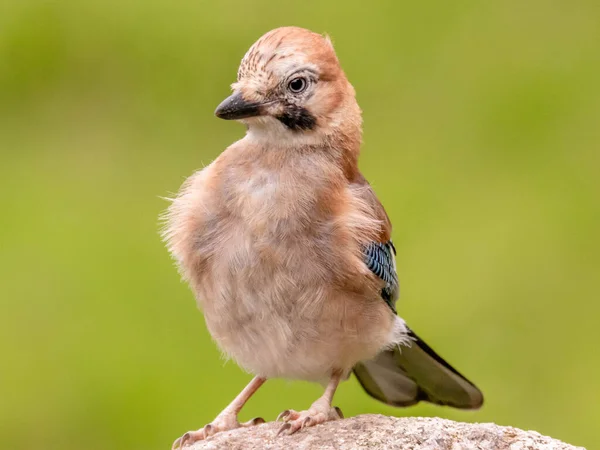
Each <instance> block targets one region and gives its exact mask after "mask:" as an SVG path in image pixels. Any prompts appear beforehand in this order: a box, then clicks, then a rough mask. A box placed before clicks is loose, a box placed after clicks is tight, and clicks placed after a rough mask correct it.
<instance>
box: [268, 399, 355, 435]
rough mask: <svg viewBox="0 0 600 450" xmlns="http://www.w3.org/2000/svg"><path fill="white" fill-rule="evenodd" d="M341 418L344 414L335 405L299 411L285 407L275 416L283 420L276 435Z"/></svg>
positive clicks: (292, 432) (291, 432) (289, 433)
mask: <svg viewBox="0 0 600 450" xmlns="http://www.w3.org/2000/svg"><path fill="white" fill-rule="evenodd" d="M343 418H344V414H343V413H342V410H341V409H340V408H338V407H337V406H336V407H329V409H328V410H320V409H313V408H311V409H309V410H308V411H301V412H298V411H294V410H293V409H286V410H285V411H283V412H282V413H281V414H279V416H277V420H283V421H284V422H285V423H284V424H283V425H282V426H281V428H279V431H278V432H277V436H279V435H281V434H287V435H291V434H294V433H295V432H297V431H299V430H302V429H303V428H309V427H313V426H315V425H319V424H321V423H325V422H329V421H331V420H337V419H343Z"/></svg>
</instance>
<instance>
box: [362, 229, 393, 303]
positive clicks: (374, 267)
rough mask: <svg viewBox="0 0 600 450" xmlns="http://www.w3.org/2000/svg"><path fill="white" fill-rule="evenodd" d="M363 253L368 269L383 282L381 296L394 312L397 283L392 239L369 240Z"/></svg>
mask: <svg viewBox="0 0 600 450" xmlns="http://www.w3.org/2000/svg"><path fill="white" fill-rule="evenodd" d="M363 254H364V258H365V264H366V265H367V267H368V268H369V270H370V271H371V272H373V273H374V274H375V275H377V276H378V277H379V278H381V279H382V280H383V281H384V282H385V286H384V287H383V288H382V289H381V298H382V299H383V300H384V301H385V302H386V303H387V305H388V306H389V307H390V309H391V310H392V311H394V314H396V300H397V299H398V294H399V283H398V274H397V273H396V263H395V261H394V257H395V255H396V248H395V247H394V244H393V243H392V241H387V242H384V243H382V242H371V243H370V244H369V245H367V246H366V247H365V248H364V251H363Z"/></svg>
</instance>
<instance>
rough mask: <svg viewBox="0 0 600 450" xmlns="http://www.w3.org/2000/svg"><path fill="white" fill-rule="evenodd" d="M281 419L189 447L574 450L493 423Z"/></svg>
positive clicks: (373, 418)
mask: <svg viewBox="0 0 600 450" xmlns="http://www.w3.org/2000/svg"><path fill="white" fill-rule="evenodd" d="M280 426H281V423H274V422H271V423H266V424H263V425H259V426H255V427H252V428H240V429H237V430H233V431H228V432H225V433H219V434H216V435H215V436H212V437H210V438H209V439H207V440H206V441H201V442H197V443H195V444H194V445H192V446H190V447H186V450H209V449H210V450H217V449H219V450H220V449H223V450H276V449H277V450H278V449H302V450H330V449H341V450H355V449H356V450H362V449H369V450H379V449H402V450H417V449H418V450H438V449H440V450H471V449H478V450H479V449H481V450H495V449H498V450H504V449H506V450H538V449H539V450H575V449H583V447H575V446H572V445H569V444H565V443H563V442H561V441H558V440H556V439H552V438H549V437H547V436H542V435H541V434H539V433H537V432H535V431H523V430H519V429H518V428H512V427H502V426H499V425H495V424H493V423H473V424H471V423H462V422H453V421H451V420H446V419H438V418H423V417H407V418H396V417H387V416H382V415H375V414H367V415H362V416H357V417H352V418H349V419H344V420H338V421H335V422H329V423H326V424H323V425H318V426H316V427H313V428H308V429H305V430H301V431H300V432H298V433H296V434H294V435H292V436H279V437H277V436H276V434H277V431H278V430H279V427H280Z"/></svg>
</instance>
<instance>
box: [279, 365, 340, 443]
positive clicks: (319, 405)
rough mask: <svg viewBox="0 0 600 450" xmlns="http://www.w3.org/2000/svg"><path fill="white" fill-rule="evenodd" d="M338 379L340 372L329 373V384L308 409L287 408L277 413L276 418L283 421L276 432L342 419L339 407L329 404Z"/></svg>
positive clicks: (289, 431)
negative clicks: (295, 409)
mask: <svg viewBox="0 0 600 450" xmlns="http://www.w3.org/2000/svg"><path fill="white" fill-rule="evenodd" d="M340 379H341V373H340V372H334V373H333V374H332V375H331V379H330V380H329V384H328V385H327V388H326V389H325V392H324V393H323V395H322V396H321V397H319V399H317V401H316V402H314V403H313V404H312V405H311V406H310V408H309V409H308V410H306V411H299V412H298V411H294V410H293V409H288V410H286V411H284V412H282V413H281V414H279V417H277V420H279V419H281V420H283V421H284V422H285V423H284V424H283V426H282V427H281V428H280V429H279V432H278V433H277V434H278V435H279V434H282V433H286V434H293V433H295V432H296V431H298V430H300V429H302V428H305V427H312V426H315V425H318V424H320V423H325V422H328V421H330V420H337V419H343V418H344V415H343V414H342V411H341V410H340V408H338V407H332V406H331V402H332V401H333V394H335V390H336V389H337V387H338V385H339V384H340Z"/></svg>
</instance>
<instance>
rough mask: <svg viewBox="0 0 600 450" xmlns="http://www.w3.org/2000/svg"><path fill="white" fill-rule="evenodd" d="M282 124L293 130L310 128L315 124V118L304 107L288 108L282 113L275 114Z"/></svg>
mask: <svg viewBox="0 0 600 450" xmlns="http://www.w3.org/2000/svg"><path fill="white" fill-rule="evenodd" d="M277 120H279V121H280V122H281V123H282V124H284V125H285V126H286V127H288V128H289V129H290V130H293V131H307V130H312V129H314V128H315V126H316V125H317V119H316V118H315V116H313V115H312V114H311V113H309V112H308V110H306V109H305V108H298V107H292V108H288V109H287V110H286V111H285V112H284V113H283V114H281V115H279V116H277Z"/></svg>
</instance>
